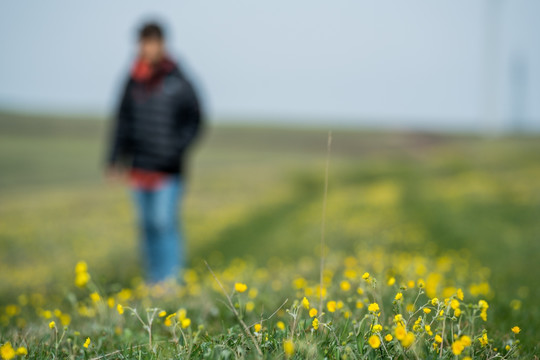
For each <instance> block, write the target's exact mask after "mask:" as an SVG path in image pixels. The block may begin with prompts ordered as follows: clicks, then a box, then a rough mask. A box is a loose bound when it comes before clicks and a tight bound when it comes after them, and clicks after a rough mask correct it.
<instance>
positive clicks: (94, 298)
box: [90, 291, 101, 302]
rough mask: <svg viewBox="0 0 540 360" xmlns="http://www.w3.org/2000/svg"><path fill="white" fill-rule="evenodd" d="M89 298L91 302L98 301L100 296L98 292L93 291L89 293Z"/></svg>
mask: <svg viewBox="0 0 540 360" xmlns="http://www.w3.org/2000/svg"><path fill="white" fill-rule="evenodd" d="M90 299H92V301H93V302H98V301H99V300H100V299H101V297H100V296H99V294H98V293H97V292H95V291H94V292H93V293H91V294H90Z"/></svg>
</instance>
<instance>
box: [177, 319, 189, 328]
mask: <svg viewBox="0 0 540 360" xmlns="http://www.w3.org/2000/svg"><path fill="white" fill-rule="evenodd" d="M180 325H181V326H182V329H185V328H187V327H188V326H189V325H191V319H190V318H184V319H182V320H180Z"/></svg>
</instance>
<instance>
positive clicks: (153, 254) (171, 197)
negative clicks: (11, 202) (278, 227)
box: [106, 22, 201, 284]
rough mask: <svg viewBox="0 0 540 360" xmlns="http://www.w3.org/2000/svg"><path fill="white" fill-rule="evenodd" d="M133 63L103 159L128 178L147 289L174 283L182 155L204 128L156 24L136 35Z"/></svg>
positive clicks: (181, 260) (179, 254) (179, 261)
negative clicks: (135, 213)
mask: <svg viewBox="0 0 540 360" xmlns="http://www.w3.org/2000/svg"><path fill="white" fill-rule="evenodd" d="M138 35H139V36H138V41H139V44H138V50H139V53H138V57H137V58H136V59H135V62H134V64H133V66H132V69H131V73H130V75H129V77H128V80H127V82H126V84H125V87H124V89H123V93H122V96H121V99H120V104H119V107H118V110H117V113H116V117H115V119H114V127H112V128H111V129H112V131H111V136H110V139H109V140H110V143H109V150H108V153H107V159H106V164H107V176H108V177H109V178H116V179H118V178H121V179H124V180H127V183H128V184H129V185H130V192H131V194H132V197H133V200H134V203H135V205H136V208H137V219H138V231H139V238H140V250H141V256H142V258H143V262H144V265H145V269H146V281H147V282H148V283H149V284H156V283H162V282H164V281H169V280H172V281H175V280H179V275H180V272H181V270H182V269H183V268H184V267H185V266H186V245H185V239H184V236H183V232H182V225H181V223H180V222H179V219H180V216H179V208H180V203H181V198H182V195H183V193H184V187H185V180H186V176H185V175H186V166H185V165H186V154H187V152H188V150H189V149H190V148H191V145H192V144H193V141H194V140H195V139H196V138H197V137H198V135H199V133H200V129H201V109H200V105H199V100H198V97H197V94H196V93H195V90H194V88H193V86H192V84H191V82H190V81H189V80H188V79H187V78H186V77H185V76H184V74H183V73H182V71H181V70H180V69H179V67H178V65H177V63H176V62H175V61H173V60H172V59H171V57H170V56H169V55H168V53H167V50H166V46H165V36H164V32H163V29H162V27H161V26H160V25H159V24H158V23H153V22H152V23H146V24H144V25H143V26H142V28H141V29H140V31H139V34H138Z"/></svg>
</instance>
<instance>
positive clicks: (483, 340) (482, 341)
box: [478, 333, 489, 347]
mask: <svg viewBox="0 0 540 360" xmlns="http://www.w3.org/2000/svg"><path fill="white" fill-rule="evenodd" d="M478 341H480V344H481V345H482V347H484V346H486V345H487V344H488V341H489V340H488V336H487V333H484V335H482V337H481V338H479V339H478Z"/></svg>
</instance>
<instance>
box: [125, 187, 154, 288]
mask: <svg viewBox="0 0 540 360" xmlns="http://www.w3.org/2000/svg"><path fill="white" fill-rule="evenodd" d="M131 194H132V197H133V200H134V203H135V205H136V213H137V233H138V238H139V251H140V259H141V262H142V264H143V266H144V270H145V276H146V279H147V281H150V282H152V281H156V280H155V279H157V278H158V277H159V273H158V271H157V269H156V263H157V262H158V261H159V258H158V256H159V254H158V253H157V251H156V250H157V249H156V246H155V245H156V235H155V232H154V231H153V229H152V226H151V219H152V212H153V201H152V200H153V199H152V194H151V192H149V191H147V190H144V189H140V188H135V187H134V188H131Z"/></svg>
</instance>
